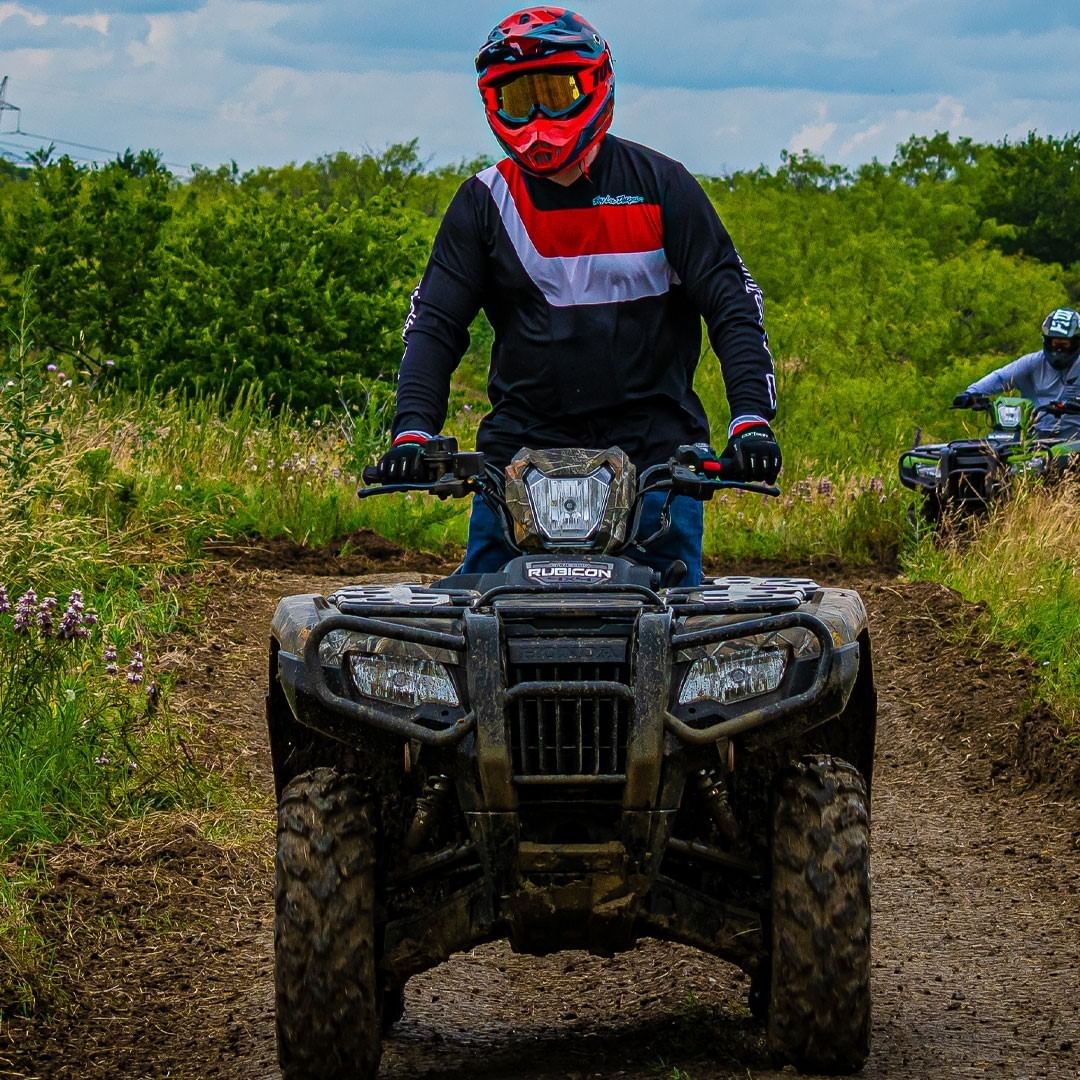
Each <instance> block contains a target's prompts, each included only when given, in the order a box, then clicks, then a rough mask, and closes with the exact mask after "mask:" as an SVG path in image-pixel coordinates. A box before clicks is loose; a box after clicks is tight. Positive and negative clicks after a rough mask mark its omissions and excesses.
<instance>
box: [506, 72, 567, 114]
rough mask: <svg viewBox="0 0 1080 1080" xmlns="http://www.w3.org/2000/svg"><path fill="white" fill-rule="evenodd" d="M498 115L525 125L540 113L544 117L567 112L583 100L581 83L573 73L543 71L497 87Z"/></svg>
mask: <svg viewBox="0 0 1080 1080" xmlns="http://www.w3.org/2000/svg"><path fill="white" fill-rule="evenodd" d="M498 95H499V112H500V113H502V115H503V116H504V117H505V118H506V119H507V120H513V121H521V122H524V121H526V120H528V119H529V117H530V116H532V114H533V113H534V112H535V111H537V110H539V111H540V112H542V113H543V114H544V115H545V116H548V117H556V116H562V115H564V114H565V113H568V112H569V111H570V110H571V109H573V108H574V106H575V105H577V104H578V102H579V101H581V99H582V96H583V93H582V89H581V84H580V83H579V82H578V80H577V77H576V76H575V75H574V74H572V73H567V72H563V73H561V74H557V73H555V72H547V71H541V72H536V73H534V74H531V75H529V74H524V75H518V76H517V78H515V79H511V80H510V81H509V82H505V83H503V84H502V86H500V87H498Z"/></svg>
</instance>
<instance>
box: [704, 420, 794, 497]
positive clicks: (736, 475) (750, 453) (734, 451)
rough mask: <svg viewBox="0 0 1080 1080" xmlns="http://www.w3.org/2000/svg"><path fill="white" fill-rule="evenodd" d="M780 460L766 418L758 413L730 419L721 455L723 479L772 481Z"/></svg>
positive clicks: (774, 438) (757, 481) (768, 482)
mask: <svg viewBox="0 0 1080 1080" xmlns="http://www.w3.org/2000/svg"><path fill="white" fill-rule="evenodd" d="M782 461H783V459H782V457H781V455H780V447H779V445H778V444H777V442H776V436H775V435H774V434H773V431H772V428H771V427H769V424H768V421H767V420H764V419H763V418H762V417H760V416H740V417H738V418H737V419H736V420H733V421H732V424H731V428H730V430H729V432H728V443H727V446H726V447H724V452H723V453H722V454H721V455H720V464H721V466H722V470H723V473H722V475H723V478H724V479H725V480H749V481H750V482H752V483H766V484H771V483H773V482H774V481H775V480H776V477H777V474H778V473H779V472H780V465H781V463H782ZM708 471H710V470H709V469H708V467H706V472H708Z"/></svg>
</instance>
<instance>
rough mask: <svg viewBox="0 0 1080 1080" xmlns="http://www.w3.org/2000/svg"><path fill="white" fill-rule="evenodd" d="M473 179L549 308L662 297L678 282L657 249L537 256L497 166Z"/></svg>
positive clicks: (662, 251)
mask: <svg viewBox="0 0 1080 1080" xmlns="http://www.w3.org/2000/svg"><path fill="white" fill-rule="evenodd" d="M477 179H478V180H479V181H480V182H481V183H482V184H484V185H485V186H486V187H487V188H488V190H489V191H490V192H491V195H492V198H493V199H494V200H495V206H496V207H497V208H498V211H499V217H500V218H501V219H502V223H503V227H504V228H505V229H506V233H507V236H509V237H510V243H511V244H513V246H514V251H515V252H516V253H517V257H518V258H519V259H520V260H521V265H522V266H523V267H524V268H525V273H527V274H528V275H529V277H530V278H531V279H532V281H533V283H534V284H535V285H536V287H537V288H538V289H539V290H540V291H541V292H542V293H543V294H544V299H545V300H547V302H548V303H549V304H551V306H552V307H577V306H580V305H585V304H611V303H618V302H620V301H624V300H642V299H644V298H645V297H647V296H662V295H663V294H664V293H666V292H667V291H668V290H669V289H670V288H671V286H672V285H673V284H678V280H679V279H678V275H677V274H676V273H675V271H674V269H672V267H671V264H670V263H669V262H668V261H667V256H666V255H665V254H664V249H663V248H657V249H656V250H655V251H632V252H626V253H621V252H620V253H616V254H605V255H572V256H556V257H551V256H547V255H541V254H540V252H539V251H537V250H536V245H535V244H534V243H533V242H532V238H531V237H530V236H529V233H528V230H527V229H526V228H525V222H524V221H522V219H521V215H520V214H519V213H518V208H517V206H516V204H515V203H514V197H513V195H511V193H510V188H509V187H508V186H507V183H506V180H505V179H504V178H503V175H502V173H501V172H499V170H498V168H497V167H496V166H494V165H492V166H491V168H489V169H485V170H484V171H483V172H481V173H477Z"/></svg>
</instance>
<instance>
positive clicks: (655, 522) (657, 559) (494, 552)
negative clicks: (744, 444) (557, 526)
mask: <svg viewBox="0 0 1080 1080" xmlns="http://www.w3.org/2000/svg"><path fill="white" fill-rule="evenodd" d="M665 498H666V496H665V494H664V493H663V492H660V491H654V492H652V493H650V494H648V495H646V496H645V508H644V510H643V511H642V514H641V527H640V528H639V530H638V535H639V536H640V537H641V538H642V539H645V538H646V537H648V536H651V535H652V534H653V533H654V532H656V530H657V529H658V528H659V527H660V508H661V507H662V506H663V505H664V499H665ZM669 512H670V514H671V525H670V526H669V528H668V531H667V532H666V533H665V534H664V535H663V536H662V537H660V539H659V540H655V541H654V542H653V543H652V544H650V545H649V547H648V549H647V550H646V551H644V552H641V551H638V550H636V549H634V548H631V549H629V550H628V551H627V552H625V554H626V555H627V556H628V557H629V558H631V559H633V560H634V562H638V563H643V564H644V565H645V566H650V567H652V569H654V570H659V571H660V572H661V573H662V572H663V571H665V570H666V569H667V568H668V566H670V565H671V563H673V562H674V561H675V560H676V559H682V561H683V562H684V563H686V576H685V577H684V578H683V579H682V581H681V582H680V583H679V584H681V585H700V584H701V534H702V532H703V531H704V527H705V526H704V510H703V507H702V503H700V502H699V501H698V500H697V499H691V498H690V497H689V496H687V495H678V496H676V497H675V498H674V499H673V500H672V502H671V506H670V507H669ZM517 554H518V553H517V552H516V551H515V550H514V549H513V548H512V547H511V546H510V545H509V544H508V543H507V541H506V536H505V534H504V533H503V525H502V518H501V517H500V516H499V515H498V514H496V513H495V512H494V511H493V510H492V509H491V507H490V506H488V504H487V503H486V502H484V500H483V499H481V498H480V496H479V495H474V496H473V505H472V516H471V517H470V518H469V543H468V545H467V547H466V548H465V562H464V563H463V564H462V566H461V570H460V573H462V574H490V573H495V572H496V571H498V570H501V569H502V568H503V566H505V565H506V563H507V562H509V561H510V559H512V558H513V557H514V556H515V555H517Z"/></svg>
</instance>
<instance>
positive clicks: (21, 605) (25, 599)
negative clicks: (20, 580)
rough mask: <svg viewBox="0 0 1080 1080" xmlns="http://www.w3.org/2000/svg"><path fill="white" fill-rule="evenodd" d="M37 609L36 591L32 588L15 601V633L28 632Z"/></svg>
mask: <svg viewBox="0 0 1080 1080" xmlns="http://www.w3.org/2000/svg"><path fill="white" fill-rule="evenodd" d="M36 611H37V593H36V592H34V590H33V589H27V590H26V592H24V593H23V594H22V596H20V597H19V599H18V600H17V601H16V602H15V625H14V628H13V629H14V630H15V633H16V634H28V633H30V624H31V623H32V622H33V619H34V614H35V612H36Z"/></svg>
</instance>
